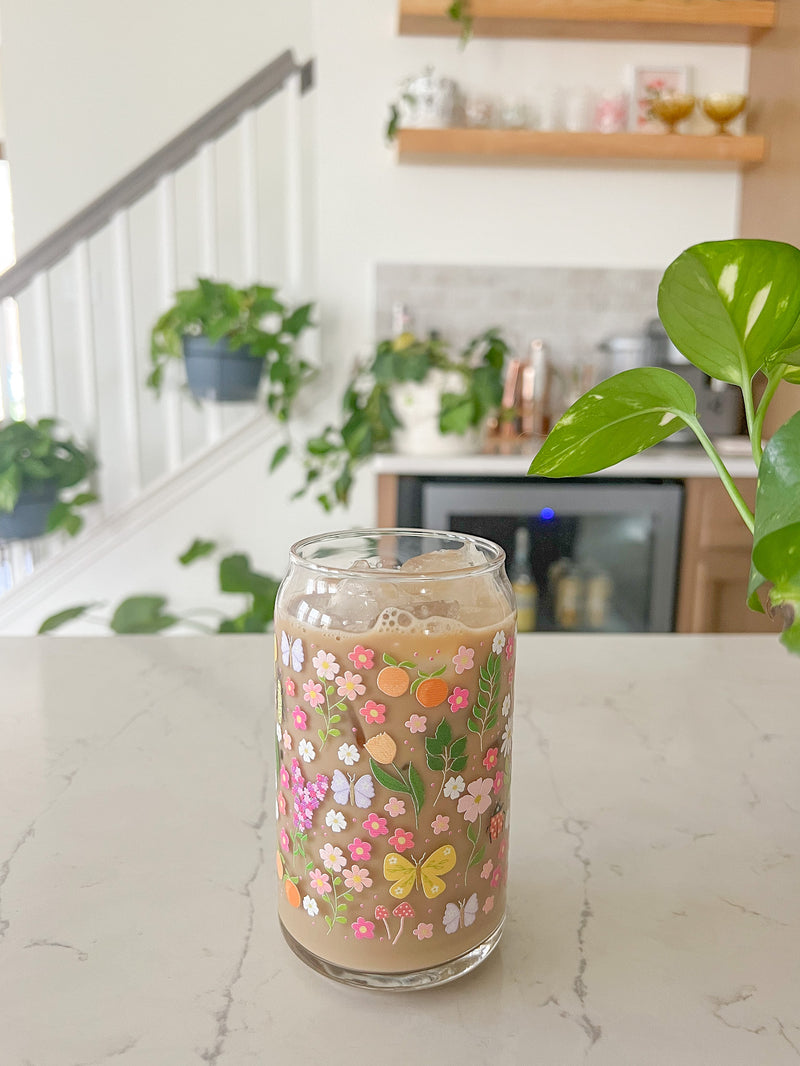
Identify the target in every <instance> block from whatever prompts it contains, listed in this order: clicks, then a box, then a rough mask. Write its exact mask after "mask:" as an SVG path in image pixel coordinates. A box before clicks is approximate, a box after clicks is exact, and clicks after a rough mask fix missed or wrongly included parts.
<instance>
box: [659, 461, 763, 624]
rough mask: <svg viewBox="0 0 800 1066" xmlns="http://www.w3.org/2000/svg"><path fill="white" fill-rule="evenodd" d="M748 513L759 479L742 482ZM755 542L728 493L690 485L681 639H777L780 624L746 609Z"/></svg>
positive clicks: (714, 484) (717, 486) (703, 481)
mask: <svg viewBox="0 0 800 1066" xmlns="http://www.w3.org/2000/svg"><path fill="white" fill-rule="evenodd" d="M737 484H738V487H739V491H740V492H741V493H742V495H743V496H744V499H745V501H746V502H747V505H748V507H750V508H751V510H752V508H753V506H754V504H755V496H756V481H755V478H748V479H746V480H741V481H738V482H737ZM752 544H753V540H752V537H751V536H750V534H749V532H748V531H747V529H746V527H745V525H744V523H743V522H742V520H741V518H740V517H739V515H738V514H737V513H736V510H735V509H734V507H733V505H732V504H731V501H730V498H729V497H728V494H727V492H726V491H725V489H724V488H723V486H722V484H721V483H720V482H719V481H716V480H715V479H712V478H689V479H688V480H687V481H686V505H685V511H684V522H683V545H682V550H681V569H680V584H679V588H678V616H677V630H678V632H679V633H776V632H779V631H780V628H781V627H780V625H779V623H778V622H773V621H771V620H770V619H769V618H768V617H767V616H766V615H764V614H757V613H756V612H755V611H751V610H750V609H749V608H748V606H747V603H746V598H747V581H748V577H749V573H750V550H751V548H752Z"/></svg>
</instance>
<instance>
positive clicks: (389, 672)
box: [377, 666, 408, 696]
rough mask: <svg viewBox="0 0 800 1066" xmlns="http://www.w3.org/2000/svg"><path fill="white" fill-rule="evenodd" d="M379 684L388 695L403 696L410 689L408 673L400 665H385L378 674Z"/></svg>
mask: <svg viewBox="0 0 800 1066" xmlns="http://www.w3.org/2000/svg"><path fill="white" fill-rule="evenodd" d="M377 684H378V688H379V689H380V690H381V692H383V693H384V694H385V695H387V696H402V695H403V693H404V692H407V691H408V674H407V673H406V672H405V670H403V669H402V668H401V667H399V666H385V667H384V668H383V670H381V672H380V673H379V674H378V682H377Z"/></svg>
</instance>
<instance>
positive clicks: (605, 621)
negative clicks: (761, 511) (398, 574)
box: [398, 476, 684, 633]
mask: <svg viewBox="0 0 800 1066" xmlns="http://www.w3.org/2000/svg"><path fill="white" fill-rule="evenodd" d="M683 491H684V490H683V486H682V484H681V483H680V482H675V481H658V480H650V479H648V480H630V479H607V480H604V479H599V478H592V479H590V480H589V479H583V480H579V479H575V480H564V481H550V480H547V479H542V478H503V479H496V478H493V479H491V480H489V479H483V480H482V479H479V478H458V477H429V476H403V477H401V478H400V479H399V493H398V523H399V525H401V526H411V527H415V526H423V527H428V528H432V529H445V530H452V531H457V532H462V533H474V534H477V535H480V536H485V537H489V538H490V539H491V540H494V541H496V542H497V543H499V544H501V545H502V546H503V548H504V549H505V550H506V553H507V555H508V558H509V559H513V557H514V546H515V539H516V532H517V529H518V528H519V526H520V524H524V525H525V526H526V528H527V530H528V542H529V544H530V564H531V570H532V572H533V577H534V580H535V582H536V586H537V591H538V608H537V622H536V625H537V628H538V629H550V630H555V629H561V630H564V629H570V630H585V631H597V630H599V631H605V632H650V633H664V632H670V631H671V630H673V629H674V615H675V597H676V588H677V579H678V556H679V547H680V529H681V519H682V510H683Z"/></svg>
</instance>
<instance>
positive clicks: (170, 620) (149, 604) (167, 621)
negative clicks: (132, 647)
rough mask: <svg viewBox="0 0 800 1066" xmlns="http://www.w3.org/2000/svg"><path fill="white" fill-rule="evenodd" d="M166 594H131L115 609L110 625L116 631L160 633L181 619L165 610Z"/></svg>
mask: <svg viewBox="0 0 800 1066" xmlns="http://www.w3.org/2000/svg"><path fill="white" fill-rule="evenodd" d="M166 604H167V601H166V598H165V597H164V596H130V597H129V598H128V599H127V600H123V601H122V603H121V604H120V605H119V607H117V609H116V611H114V615H113V617H112V619H111V622H110V625H111V628H112V629H113V631H114V632H115V633H147V634H151V633H160V632H161V631H162V630H163V629H169V628H171V627H172V626H174V625H177V624H178V622H179V621H180V618H178V617H177V616H176V615H174V614H168V613H166V612H165V610H164V608H165V607H166Z"/></svg>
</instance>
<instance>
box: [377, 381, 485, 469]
mask: <svg viewBox="0 0 800 1066" xmlns="http://www.w3.org/2000/svg"><path fill="white" fill-rule="evenodd" d="M462 384H463V382H462V379H461V377H460V376H459V375H458V374H445V373H443V372H442V371H441V370H432V371H431V372H430V373H429V374H428V376H427V378H426V379H425V381H423V382H420V383H417V382H411V381H410V382H407V383H405V384H403V385H395V386H394V388H393V389H392V401H393V405H394V410H395V414H396V415H397V417H398V419H399V420H400V421H401V422H402V423H403V425H402V426H401V427H400V428H398V429H396V430H395V431H394V435H393V441H394V447H395V451H397V452H398V453H399V454H400V455H445V456H446V455H474V454H475V453H476V452H479V451H481V449H482V447H483V432H482V431H481V430H479V429H468V430H467V431H466V433H442V432H441V430H440V429H439V411H440V408H441V401H442V393H443V392H459V391H460V390H461V386H462Z"/></svg>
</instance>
